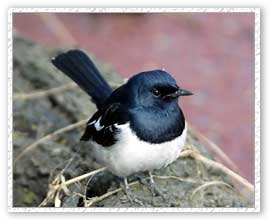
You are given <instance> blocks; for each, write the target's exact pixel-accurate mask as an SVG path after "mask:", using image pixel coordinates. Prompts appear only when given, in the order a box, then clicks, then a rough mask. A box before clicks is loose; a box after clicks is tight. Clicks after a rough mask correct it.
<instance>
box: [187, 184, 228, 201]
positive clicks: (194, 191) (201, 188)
mask: <svg viewBox="0 0 270 220" xmlns="http://www.w3.org/2000/svg"><path fill="white" fill-rule="evenodd" d="M217 185H223V186H226V187H228V188H231V189H232V186H230V185H229V184H228V183H225V182H222V181H217V180H215V181H211V182H205V183H204V184H202V185H200V186H198V187H197V188H196V189H195V190H193V191H192V193H191V195H190V200H192V198H193V196H194V195H195V194H196V193H198V192H199V191H201V190H203V189H205V188H207V187H210V186H217Z"/></svg>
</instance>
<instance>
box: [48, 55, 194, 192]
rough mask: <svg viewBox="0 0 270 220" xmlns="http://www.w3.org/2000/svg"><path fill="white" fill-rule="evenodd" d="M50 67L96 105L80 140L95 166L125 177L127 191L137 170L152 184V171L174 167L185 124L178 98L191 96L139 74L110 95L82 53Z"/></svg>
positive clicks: (163, 75)
mask: <svg viewBox="0 0 270 220" xmlns="http://www.w3.org/2000/svg"><path fill="white" fill-rule="evenodd" d="M52 63H53V64H54V65H55V66H56V67H57V68H58V69H60V70H61V71H62V72H64V73H65V74H66V75H67V76H69V77H70V78H71V79H72V80H73V81H75V82H76V83H77V84H78V85H79V86H80V87H81V88H82V89H83V90H84V91H85V92H86V93H88V95H90V97H91V98H92V101H93V102H94V103H95V104H96V106H97V112H96V113H95V114H94V115H93V116H92V118H91V119H90V120H89V121H88V123H87V126H86V129H85V132H84V134H83V136H82V137H81V140H83V141H88V142H89V143H90V144H91V146H92V148H93V156H94V158H95V159H96V160H97V162H99V163H100V164H102V165H104V166H106V167H107V168H108V170H109V171H111V172H112V173H113V174H115V175H117V176H119V177H123V178H124V184H125V187H126V189H128V184H127V179H126V178H127V177H128V176H129V175H131V174H134V173H137V172H139V171H148V172H149V175H150V182H151V184H153V183H154V181H153V177H152V175H151V171H152V170H154V169H159V168H162V167H166V166H167V165H168V164H170V163H171V162H173V161H174V160H175V159H176V158H177V157H178V155H179V153H180V151H181V149H182V148H183V146H184V143H185V140H186V134H187V124H186V121H185V117H184V114H183V112H182V110H181V108H180V107H179V105H178V97H179V96H187V95H192V93H191V92H190V91H188V90H185V89H182V88H180V87H179V86H178V85H177V83H176V81H175V80H174V79H173V78H172V77H171V76H170V75H169V74H168V73H167V72H165V71H162V70H152V71H147V72H141V73H139V74H137V75H135V76H133V77H131V78H130V79H129V80H128V81H127V82H126V83H125V84H124V85H122V86H120V87H119V88H117V89H115V90H114V91H113V90H112V88H111V87H110V86H109V85H108V83H107V82H106V81H105V80H104V78H103V77H102V76H101V74H100V73H99V71H98V69H97V68H96V66H95V65H94V63H93V62H92V61H91V60H90V58H89V57H88V56H87V55H86V54H85V53H84V52H82V51H81V50H70V51H68V52H66V53H62V54H60V55H58V56H56V57H54V58H53V59H52Z"/></svg>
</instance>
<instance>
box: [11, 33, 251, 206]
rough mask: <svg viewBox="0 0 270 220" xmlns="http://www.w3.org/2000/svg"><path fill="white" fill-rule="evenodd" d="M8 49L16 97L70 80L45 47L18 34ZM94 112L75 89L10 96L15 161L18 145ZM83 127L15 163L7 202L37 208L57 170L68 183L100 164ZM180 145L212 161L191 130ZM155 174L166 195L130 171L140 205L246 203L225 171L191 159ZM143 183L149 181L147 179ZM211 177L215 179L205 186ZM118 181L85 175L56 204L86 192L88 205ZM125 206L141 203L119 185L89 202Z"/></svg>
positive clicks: (109, 73)
mask: <svg viewBox="0 0 270 220" xmlns="http://www.w3.org/2000/svg"><path fill="white" fill-rule="evenodd" d="M13 47H14V50H13V51H14V76H13V90H14V93H15V95H16V94H21V93H26V94H28V93H33V92H36V91H39V90H44V89H45V90H46V89H51V88H56V87H59V86H62V85H64V84H67V83H70V82H71V80H69V79H68V78H67V77H66V76H65V75H64V74H62V73H61V72H59V71H58V70H56V69H55V68H54V67H53V66H52V64H51V63H50V58H51V57H53V56H54V55H55V54H57V53H59V52H60V51H61V50H49V49H45V48H42V47H41V46H39V45H37V44H34V43H32V42H29V41H28V40H25V39H23V38H21V37H19V36H15V37H14V41H13ZM97 63H98V68H99V69H100V70H101V71H102V73H103V74H104V77H105V78H106V79H107V80H108V81H109V82H110V83H112V84H121V83H122V82H123V80H122V79H121V77H119V76H118V75H117V74H116V73H115V72H114V71H113V70H112V69H111V68H109V67H108V66H104V65H102V64H100V63H99V62H97ZM15 97H16V96H15ZM94 111H95V105H94V104H93V103H91V102H90V101H89V97H88V96H87V95H86V94H85V93H84V92H82V91H81V90H80V89H79V88H78V87H74V88H72V89H67V90H64V91H62V92H61V93H55V94H51V95H49V96H42V97H39V98H33V99H22V98H15V99H14V101H13V117H14V118H13V122H14V125H13V128H14V129H13V144H14V145H13V147H14V158H16V157H17V156H18V155H19V154H20V153H21V152H22V150H23V149H24V148H25V147H27V146H29V145H30V144H32V143H33V142H35V141H37V140H38V139H40V138H42V137H43V136H45V135H47V134H49V133H51V132H54V131H55V130H57V129H60V128H63V127H65V126H68V125H70V124H72V123H75V122H78V121H80V120H84V119H87V118H89V117H90V116H91V115H92V114H93V113H94ZM83 128H84V126H81V127H78V128H76V129H73V130H70V131H68V132H65V133H62V134H60V135H58V136H56V137H55V138H53V139H48V140H47V141H45V142H42V143H40V144H38V145H37V146H36V147H35V148H34V149H32V150H30V151H28V152H27V153H26V154H25V155H23V156H22V157H21V158H20V159H19V160H16V163H15V164H14V175H13V180H14V181H13V184H14V185H13V190H14V193H13V196H14V197H13V201H14V206H16V207H21V206H23V207H36V206H38V205H39V204H40V203H41V202H42V201H43V199H44V198H45V197H46V194H47V192H48V190H49V187H48V186H49V183H52V181H53V180H54V179H55V177H56V176H57V174H59V173H60V172H61V171H62V170H63V169H64V168H65V169H64V172H63V176H64V177H65V179H66V180H68V179H71V178H74V177H76V176H80V175H82V174H85V173H88V172H90V171H92V170H95V169H97V168H99V167H100V166H99V165H98V164H97V163H96V162H95V161H93V160H92V158H91V147H90V146H89V145H88V144H87V143H81V142H79V139H80V137H81V135H82V132H83ZM187 143H188V144H190V145H192V146H195V148H196V150H198V151H199V152H200V153H201V154H202V155H204V156H206V157H208V158H211V159H213V157H212V155H211V154H210V153H209V152H208V150H207V148H206V147H205V146H204V145H203V144H202V143H200V140H199V139H198V138H197V137H196V135H194V134H193V133H191V132H190V131H189V132H188V139H187ZM67 165H68V166H67ZM154 174H155V175H156V177H155V182H156V186H157V188H158V189H159V191H160V192H161V193H162V194H163V196H164V198H165V199H164V198H162V196H154V197H153V196H152V194H151V191H150V190H149V187H147V186H145V185H144V184H141V183H139V182H136V181H137V178H136V175H134V176H131V177H130V178H129V182H131V183H132V184H133V185H132V186H131V190H132V192H133V195H134V196H135V197H136V198H137V199H138V200H140V201H142V202H143V207H251V206H253V202H251V201H250V200H248V199H247V198H244V197H243V196H242V195H240V193H239V192H238V190H237V189H236V188H234V187H233V183H232V181H231V180H230V178H229V177H228V176H227V175H226V174H224V173H222V172H220V171H218V172H217V171H216V172H213V170H212V169H211V168H209V167H207V166H205V165H204V164H202V163H200V162H198V161H196V160H194V159H191V158H182V159H178V160H176V161H175V162H174V163H172V164H170V165H169V166H168V167H166V168H163V169H160V170H156V171H155V172H154ZM140 175H142V174H140ZM145 181H146V182H147V181H148V179H147V177H145ZM215 181H216V184H210V183H215ZM120 182H121V180H119V178H117V177H115V176H113V175H112V174H110V173H109V172H106V171H104V172H101V173H99V174H97V175H95V176H94V177H93V178H92V179H91V181H88V179H85V180H83V181H81V184H71V185H69V186H68V187H67V189H68V193H65V192H64V191H61V193H60V197H59V199H60V200H61V205H62V206H63V207H77V206H83V205H87V204H86V203H84V200H83V199H82V197H81V196H80V195H85V194H86V195H87V197H88V199H89V201H90V202H91V201H94V200H93V199H94V198H95V199H96V198H99V197H100V196H102V195H104V194H106V193H108V192H111V191H113V190H116V189H118V188H119V183H120ZM221 182H223V183H224V184H221ZM225 183H227V185H226V184H225ZM228 184H229V185H230V186H228ZM199 187H200V188H199ZM53 205H54V203H53V200H51V201H49V202H47V203H46V206H53ZM131 206H140V205H138V204H132V203H130V202H129V200H128V199H127V196H126V195H125V193H124V192H123V191H122V190H118V191H117V192H116V193H114V194H112V195H110V196H107V197H105V198H103V199H99V200H95V202H94V203H92V204H91V207H131Z"/></svg>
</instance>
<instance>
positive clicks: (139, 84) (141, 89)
mask: <svg viewBox="0 0 270 220" xmlns="http://www.w3.org/2000/svg"><path fill="white" fill-rule="evenodd" d="M127 84H128V85H129V87H130V88H131V91H132V92H133V94H132V97H135V100H134V101H135V103H136V105H140V106H144V107H149V106H158V107H161V108H163V107H166V106H168V105H171V104H172V103H174V104H175V103H177V102H178V98H179V97H180V96H187V95H192V94H193V93H191V92H190V91H188V90H185V89H182V88H180V87H179V86H178V85H177V83H176V81H175V79H174V78H173V77H172V76H171V75H170V74H168V73H167V72H165V71H162V70H153V71H147V72H142V73H139V74H137V75H135V76H133V77H132V78H130V79H129V81H128V82H127Z"/></svg>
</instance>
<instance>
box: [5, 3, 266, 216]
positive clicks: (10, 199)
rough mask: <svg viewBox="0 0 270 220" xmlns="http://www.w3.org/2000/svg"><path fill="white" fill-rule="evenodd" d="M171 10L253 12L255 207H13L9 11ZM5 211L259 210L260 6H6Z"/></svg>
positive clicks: (138, 11) (159, 11)
mask: <svg viewBox="0 0 270 220" xmlns="http://www.w3.org/2000/svg"><path fill="white" fill-rule="evenodd" d="M16 12H17V13H19V12H25V13H31V12H36V13H37V12H40V13H41V12H50V13H57V12H59V13H61V12H65V13H77V12H80V13H135V12H137V13H170V12H171V13H172V12H179V13H180V12H233V13H235V12H253V13H255V33H254V49H255V54H254V59H255V69H254V72H255V77H254V79H255V128H254V132H255V148H254V150H255V181H254V183H255V196H254V198H255V201H254V204H255V207H254V208H46V207H42V208H38V207H36V208H32V207H31V208H22V207H18V208H17V207H13V158H12V155H13V144H12V128H13V112H12V108H13V106H12V96H13V94H12V91H13V89H12V88H13V87H12V74H13V51H12V50H13V45H12V43H13V32H12V31H13V22H12V15H13V13H16ZM7 49H8V211H9V212H260V162H261V161H260V8H10V9H9V10H8V40H7Z"/></svg>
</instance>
